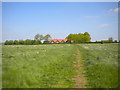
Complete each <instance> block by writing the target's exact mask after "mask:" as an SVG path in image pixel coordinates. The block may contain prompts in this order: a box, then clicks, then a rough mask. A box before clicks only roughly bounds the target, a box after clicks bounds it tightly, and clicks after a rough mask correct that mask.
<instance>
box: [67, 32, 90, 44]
mask: <svg viewBox="0 0 120 90" xmlns="http://www.w3.org/2000/svg"><path fill="white" fill-rule="evenodd" d="M66 39H69V40H73V41H74V42H75V43H83V42H90V40H91V37H90V34H89V33H88V32H85V33H84V34H82V33H79V34H69V35H68V36H67V37H66Z"/></svg>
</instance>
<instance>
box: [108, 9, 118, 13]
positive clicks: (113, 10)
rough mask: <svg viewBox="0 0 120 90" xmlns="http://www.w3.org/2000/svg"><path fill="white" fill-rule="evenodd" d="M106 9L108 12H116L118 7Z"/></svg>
mask: <svg viewBox="0 0 120 90" xmlns="http://www.w3.org/2000/svg"><path fill="white" fill-rule="evenodd" d="M108 11H109V12H118V11H120V8H114V9H109V10H108Z"/></svg>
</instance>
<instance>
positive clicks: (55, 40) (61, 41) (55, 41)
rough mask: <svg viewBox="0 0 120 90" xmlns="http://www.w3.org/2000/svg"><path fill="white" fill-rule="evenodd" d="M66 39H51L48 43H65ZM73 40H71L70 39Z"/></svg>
mask: <svg viewBox="0 0 120 90" xmlns="http://www.w3.org/2000/svg"><path fill="white" fill-rule="evenodd" d="M67 42H68V39H51V40H50V43H67ZM71 42H73V40H71Z"/></svg>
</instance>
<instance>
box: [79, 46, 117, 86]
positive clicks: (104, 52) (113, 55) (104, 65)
mask: <svg viewBox="0 0 120 90" xmlns="http://www.w3.org/2000/svg"><path fill="white" fill-rule="evenodd" d="M79 47H80V51H81V53H82V58H83V62H84V73H85V75H86V77H87V81H88V83H87V87H91V88H116V87H118V44H83V45H82V44H81V45H79Z"/></svg>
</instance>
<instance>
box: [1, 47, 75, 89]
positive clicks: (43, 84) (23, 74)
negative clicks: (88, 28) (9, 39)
mask: <svg viewBox="0 0 120 90" xmlns="http://www.w3.org/2000/svg"><path fill="white" fill-rule="evenodd" d="M74 50H75V47H74V45H32V46H30V45H26V46H25V45H23V46H22V45H21V46H20V45H19V46H3V54H2V55H3V87H4V88H71V87H73V85H74V81H72V79H71V78H73V76H74V74H75V73H74V67H73V62H74V59H75V56H74V55H73V53H74V52H75V51H74Z"/></svg>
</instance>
